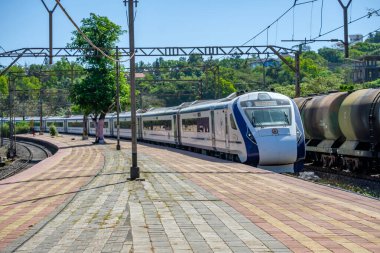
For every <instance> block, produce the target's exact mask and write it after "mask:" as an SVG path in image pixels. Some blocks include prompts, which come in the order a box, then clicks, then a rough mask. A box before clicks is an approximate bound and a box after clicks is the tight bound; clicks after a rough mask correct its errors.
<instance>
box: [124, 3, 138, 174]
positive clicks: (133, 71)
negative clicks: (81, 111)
mask: <svg viewBox="0 0 380 253" xmlns="http://www.w3.org/2000/svg"><path fill="white" fill-rule="evenodd" d="M126 2H128V14H129V15H128V16H129V20H128V21H129V22H128V23H129V24H128V25H129V31H128V32H129V54H130V72H129V77H130V82H131V130H132V166H131V169H130V179H131V180H135V179H137V178H139V177H140V168H139V167H138V166H137V131H136V122H137V120H136V86H135V78H136V66H135V28H134V10H133V7H134V6H133V4H137V1H135V0H129V1H127V0H124V4H126Z"/></svg>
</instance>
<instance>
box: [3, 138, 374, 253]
mask: <svg viewBox="0 0 380 253" xmlns="http://www.w3.org/2000/svg"><path fill="white" fill-rule="evenodd" d="M36 138H42V139H45V140H48V141H50V142H53V143H55V144H56V145H57V146H59V147H61V149H60V151H59V152H58V153H57V154H56V155H55V156H53V157H51V158H48V159H46V160H44V161H43V162H41V163H39V164H37V165H36V166H34V167H32V168H31V169H30V170H28V171H25V172H23V173H21V174H19V175H16V176H14V177H12V178H10V179H7V180H3V181H0V196H1V199H0V251H1V252H12V251H16V252H144V253H145V252H165V253H166V252H202V253H203V252H380V212H379V211H380V202H379V201H378V200H374V199H370V198H366V197H362V196H359V195H356V194H353V193H349V192H345V191H340V190H337V189H332V188H329V187H326V186H322V185H317V184H313V183H310V182H305V181H302V180H298V179H295V178H291V177H287V176H283V175H279V174H274V173H271V172H267V171H264V170H260V169H256V168H253V167H250V166H246V165H243V164H237V163H231V162H228V161H223V160H219V159H216V158H212V157H207V156H202V155H199V154H194V153H187V152H185V151H182V150H176V149H171V148H165V147H158V146H151V145H138V158H139V164H138V165H139V167H140V171H141V173H140V175H141V177H142V178H144V179H145V181H133V182H131V181H127V177H128V176H129V167H130V161H131V154H130V152H131V150H130V143H129V142H122V143H121V146H122V150H121V151H116V148H115V146H116V145H115V142H114V141H113V140H108V144H107V145H91V142H90V141H82V140H80V137H78V136H76V137H72V136H65V137H59V138H54V139H52V138H50V137H48V136H38V137H36ZM72 138H74V140H72ZM189 154H190V155H189Z"/></svg>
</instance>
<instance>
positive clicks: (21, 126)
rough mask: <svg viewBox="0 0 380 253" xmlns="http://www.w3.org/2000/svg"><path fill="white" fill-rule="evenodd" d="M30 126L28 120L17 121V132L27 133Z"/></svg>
mask: <svg viewBox="0 0 380 253" xmlns="http://www.w3.org/2000/svg"><path fill="white" fill-rule="evenodd" d="M29 129H30V126H29V123H28V122H25V121H22V122H17V123H16V134H27V133H28V132H29Z"/></svg>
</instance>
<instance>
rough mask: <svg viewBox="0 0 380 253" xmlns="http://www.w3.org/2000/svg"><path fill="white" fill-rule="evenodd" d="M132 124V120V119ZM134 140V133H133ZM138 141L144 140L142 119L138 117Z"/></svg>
mask: <svg viewBox="0 0 380 253" xmlns="http://www.w3.org/2000/svg"><path fill="white" fill-rule="evenodd" d="M130 120H131V122H132V118H131V119H130ZM131 138H132V133H131ZM137 139H139V140H142V139H143V136H142V117H137Z"/></svg>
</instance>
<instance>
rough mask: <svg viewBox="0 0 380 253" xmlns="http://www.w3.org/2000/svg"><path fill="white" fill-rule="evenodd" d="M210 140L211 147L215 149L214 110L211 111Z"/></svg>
mask: <svg viewBox="0 0 380 253" xmlns="http://www.w3.org/2000/svg"><path fill="white" fill-rule="evenodd" d="M211 139H212V147H213V148H214V149H215V148H216V141H215V112H214V110H211Z"/></svg>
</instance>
